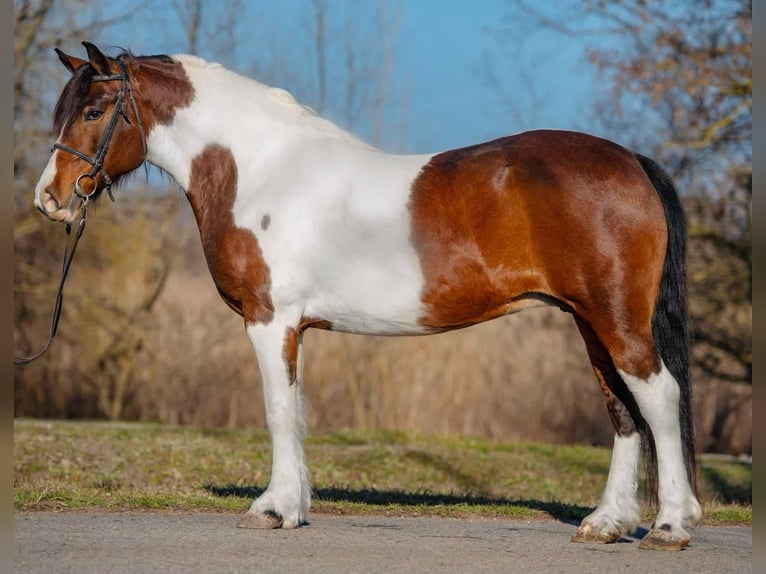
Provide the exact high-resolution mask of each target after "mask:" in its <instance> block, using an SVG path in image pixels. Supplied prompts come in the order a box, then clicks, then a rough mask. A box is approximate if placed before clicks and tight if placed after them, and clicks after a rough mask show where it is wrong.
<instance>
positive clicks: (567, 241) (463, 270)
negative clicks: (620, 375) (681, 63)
mask: <svg viewBox="0 0 766 574" xmlns="http://www.w3.org/2000/svg"><path fill="white" fill-rule="evenodd" d="M409 208H410V213H411V218H412V233H411V239H412V242H413V244H414V246H415V248H416V250H417V252H418V255H419V257H420V263H421V267H422V270H423V275H424V279H425V286H424V290H423V294H422V301H423V306H424V308H425V310H426V312H425V314H424V316H423V317H421V318H420V323H421V324H422V325H423V326H425V327H427V328H429V329H431V330H434V331H442V330H448V329H453V328H458V327H463V326H467V325H471V324H474V323H478V322H481V321H485V320H488V319H492V318H494V317H497V316H500V315H504V314H507V313H511V312H514V311H518V310H520V309H522V308H525V307H528V306H531V305H532V304H539V298H540V295H542V296H544V297H550V298H553V299H555V300H558V301H560V302H561V303H562V307H563V308H565V309H571V310H572V312H574V313H575V314H577V315H579V316H580V317H582V318H583V320H584V321H586V322H587V323H588V324H589V325H590V326H591V327H592V328H593V330H594V331H595V332H596V333H597V334H598V337H599V339H600V340H601V341H602V343H603V344H604V345H605V346H606V348H607V349H608V350H609V353H610V355H611V357H612V358H613V360H614V362H615V365H617V366H618V368H621V369H623V370H624V371H626V372H630V373H632V374H635V375H636V376H640V377H642V378H645V376H648V374H650V373H652V372H656V371H657V370H658V369H659V357H658V356H657V353H656V351H655V349H654V343H653V338H652V332H651V319H652V315H653V312H654V305H655V301H656V298H657V293H658V290H659V283H660V278H661V275H662V268H663V262H664V257H665V247H666V243H667V227H666V223H665V216H664V210H663V207H662V204H661V202H660V199H659V196H658V195H657V192H656V190H655V189H654V187H653V186H652V184H651V182H650V181H649V179H648V177H647V176H646V174H645V172H644V171H643V169H642V168H641V166H640V164H639V163H638V161H637V160H636V158H635V156H634V155H633V154H632V153H631V152H629V151H627V150H625V149H624V148H622V147H620V146H617V145H616V144H614V143H611V142H608V141H606V140H602V139H599V138H595V137H592V136H588V135H586V134H579V133H573V132H560V131H536V132H527V133H524V134H519V135H516V136H510V137H506V138H501V139H498V140H494V141H491V142H488V143H485V144H480V145H477V146H472V147H467V148H462V149H458V150H453V151H449V152H445V153H442V154H439V155H436V156H434V157H433V158H432V159H431V161H430V162H429V163H428V164H427V165H426V166H424V167H423V169H422V170H421V173H420V174H419V175H418V177H417V178H416V179H415V181H414V182H413V186H412V195H411V200H410V205H409Z"/></svg>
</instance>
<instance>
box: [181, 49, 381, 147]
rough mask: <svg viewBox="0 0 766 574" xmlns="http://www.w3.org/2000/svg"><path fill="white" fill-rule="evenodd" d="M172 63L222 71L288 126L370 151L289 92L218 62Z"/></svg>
mask: <svg viewBox="0 0 766 574" xmlns="http://www.w3.org/2000/svg"><path fill="white" fill-rule="evenodd" d="M172 59H173V60H175V61H176V62H179V63H181V64H182V65H183V66H185V67H189V68H196V69H199V70H219V71H221V70H223V71H225V72H226V73H229V74H233V75H235V76H237V77H239V78H240V79H243V80H245V81H246V82H248V83H249V84H250V85H252V86H253V87H254V88H255V89H256V90H258V91H260V92H261V94H262V95H263V96H264V97H263V101H264V103H266V104H267V105H268V106H269V107H270V108H271V111H274V112H276V113H277V114H278V115H280V116H282V117H283V118H284V119H285V120H287V121H289V122H290V123H292V124H299V125H302V126H303V127H304V128H306V129H308V130H310V131H313V132H315V133H321V134H323V135H326V136H330V137H334V138H336V139H340V140H342V141H346V142H349V143H354V144H357V145H362V146H366V147H371V146H369V145H368V144H367V143H366V142H364V141H362V140H361V139H359V138H358V137H357V136H355V135H353V134H352V133H350V132H348V131H346V130H344V129H343V128H341V127H340V126H337V125H336V124H334V123H332V122H331V121H329V120H327V119H325V118H323V117H321V116H320V115H318V114H317V113H316V112H315V111H314V110H312V109H311V108H310V107H309V106H306V105H303V104H301V103H300V102H298V101H297V100H296V99H295V98H294V97H293V95H292V94H291V93H290V92H288V91H287V90H285V89H283V88H279V87H272V86H268V85H266V84H263V83H261V82H259V81H257V80H254V79H253V78H251V77H249V76H244V75H242V74H239V73H237V72H235V71H233V70H230V69H229V68H226V67H225V66H223V65H221V64H219V63H218V62H209V61H207V60H205V59H203V58H200V57H199V56H195V55H192V54H174V55H173V56H172Z"/></svg>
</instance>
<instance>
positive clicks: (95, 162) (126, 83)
mask: <svg viewBox="0 0 766 574" xmlns="http://www.w3.org/2000/svg"><path fill="white" fill-rule="evenodd" d="M117 62H118V63H119V64H120V73H119V74H110V75H97V76H93V78H92V79H91V82H111V81H115V80H120V81H121V82H122V84H121V86H120V92H119V94H117V101H116V102H115V104H114V109H113V110H112V116H111V117H110V118H109V123H108V124H107V126H106V129H105V130H104V133H103V134H102V135H101V141H100V142H99V144H98V149H97V150H96V153H95V154H94V155H93V156H92V157H91V156H89V155H87V154H85V153H83V152H81V151H80V150H76V149H74V148H73V147H69V146H66V145H63V144H60V143H55V144H53V148H52V149H51V153H52V152H53V151H54V150H57V149H60V150H61V151H65V152H67V153H71V154H73V155H76V156H77V157H79V158H80V159H81V160H83V161H86V162H88V163H89V164H90V165H92V166H93V168H92V169H91V170H90V172H88V173H82V174H80V175H79V176H77V179H76V180H75V182H74V193H75V195H77V197H79V198H80V199H81V200H82V202H83V203H87V202H88V201H89V200H90V199H91V197H93V195H94V194H95V193H96V191H97V190H98V185H97V183H96V176H97V175H98V173H99V172H101V173H102V174H103V176H104V183H105V188H104V189H106V192H107V194H108V195H109V199H111V200H112V201H114V196H113V195H112V183H113V182H112V178H111V177H109V174H108V173H106V170H105V169H104V158H105V157H106V152H107V151H109V144H110V143H111V141H112V136H113V135H114V129H115V127H116V126H117V120H118V118H119V116H122V117H123V118H124V119H125V121H126V122H127V123H129V124H130V123H131V122H130V119H129V118H128V114H127V112H126V110H125V98H126V97H128V98H129V99H130V103H131V105H132V106H133V112H134V113H135V114H136V123H137V124H138V129H139V130H140V132H141V147H142V149H143V157H144V158H146V135H145V134H144V126H143V124H142V123H141V116H140V115H139V114H138V106H137V105H136V99H135V98H134V97H133V88H132V86H131V85H130V79H129V78H128V69H127V67H126V66H125V62H123V61H122V60H117ZM83 178H89V179H91V180H93V191H91V192H90V193H83V191H82V186H81V185H80V180H82V179H83Z"/></svg>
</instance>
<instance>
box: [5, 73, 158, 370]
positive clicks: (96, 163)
mask: <svg viewBox="0 0 766 574" xmlns="http://www.w3.org/2000/svg"><path fill="white" fill-rule="evenodd" d="M117 62H118V63H119V64H120V73H119V74H108V75H105V74H101V75H97V76H93V78H92V79H91V82H111V81H115V80H120V81H121V82H122V84H121V85H120V92H119V94H117V101H116V102H115V104H114V109H113V110H112V116H111V117H110V118H109V123H108V124H107V126H106V129H105V130H104V133H103V134H102V135H101V141H100V142H99V144H98V149H97V150H96V153H95V154H94V155H93V157H91V156H89V155H87V154H85V153H83V152H81V151H80V150H77V149H74V148H73V147H69V146H66V145H63V144H60V143H55V144H53V148H52V149H51V153H53V151H54V150H57V149H59V150H61V151H65V152H67V153H71V154H74V155H76V156H77V157H79V158H80V159H82V160H84V161H86V162H88V163H89V164H90V165H92V166H93V168H92V169H91V170H90V172H88V173H83V174H80V175H79V176H77V179H76V180H75V182H74V193H75V195H77V197H79V198H80V209H79V218H80V220H79V222H78V224H77V232H76V233H75V236H74V240H73V241H72V242H71V243H72V245H71V248H70V246H69V244H70V239H69V238H70V237H71V232H72V224H71V223H67V226H66V233H67V245H66V249H65V250H64V264H63V268H62V270H61V280H60V281H59V287H58V290H57V292H56V303H55V304H54V306H53V313H52V315H51V327H50V334H49V335H48V341H47V342H46V343H45V345H44V346H43V348H42V349H41V350H40V351H38V352H37V353H35V354H34V355H32V356H31V357H14V359H13V364H14V365H26V364H29V363H31V362H32V361H34V360H35V359H39V358H40V357H42V356H43V355H44V354H45V352H46V351H47V350H48V347H50V345H51V343H52V342H53V338H54V337H55V336H56V331H57V329H58V323H59V318H60V316H61V305H62V302H63V300H64V299H63V298H64V283H65V282H66V278H67V275H68V274H69V269H70V267H71V266H72V260H73V259H74V254H75V250H76V249H77V243H78V242H79V241H80V238H81V237H82V234H83V231H85V221H86V219H85V215H86V212H87V207H88V203H89V202H90V200H91V198H92V197H93V196H94V195H95V194H96V192H97V191H98V184H97V182H96V176H97V175H98V173H99V172H101V173H102V174H103V176H104V184H105V187H104V189H106V192H107V194H108V195H109V199H111V200H112V201H114V196H113V195H112V183H113V181H112V178H111V177H109V174H108V173H107V172H106V170H105V169H104V158H105V157H106V152H107V151H109V144H110V143H111V141H112V136H113V135H114V130H115V127H116V126H117V120H118V119H119V117H120V116H122V117H123V118H124V119H125V121H126V122H128V123H129V124H130V123H131V122H130V119H129V118H128V114H127V112H126V110H125V98H126V97H127V98H129V99H130V103H131V105H132V106H133V112H134V113H135V115H136V123H137V124H138V129H139V131H140V132H141V147H142V149H143V159H146V152H147V149H146V135H145V133H144V126H143V124H142V123H141V116H140V115H139V113H138V106H137V105H136V99H135V98H134V97H133V88H132V86H131V85H130V78H129V77H128V69H127V67H126V66H125V62H123V61H122V60H117ZM85 177H87V178H90V179H91V180H92V181H93V190H92V191H91V192H90V193H83V191H82V186H81V185H80V180H82V179H83V178H85Z"/></svg>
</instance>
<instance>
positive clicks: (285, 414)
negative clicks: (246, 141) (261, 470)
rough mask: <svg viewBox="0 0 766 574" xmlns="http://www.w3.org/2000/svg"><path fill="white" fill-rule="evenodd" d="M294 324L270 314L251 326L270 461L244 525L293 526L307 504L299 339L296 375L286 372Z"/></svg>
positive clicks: (304, 423)
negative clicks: (260, 491)
mask: <svg viewBox="0 0 766 574" xmlns="http://www.w3.org/2000/svg"><path fill="white" fill-rule="evenodd" d="M292 326H293V324H292V323H289V322H287V321H284V320H283V321H279V320H277V318H276V317H275V319H274V320H272V321H271V322H270V323H269V324H268V325H250V326H248V327H247V334H248V336H249V337H250V340H251V342H252V343H253V347H254V348H255V352H256V355H257V357H258V365H259V367H260V371H261V378H262V384H263V398H264V405H265V409H266V423H267V425H268V428H269V432H270V434H271V443H272V449H273V461H272V467H271V480H270V481H269V486H268V488H267V489H266V491H265V492H264V493H263V494H262V495H261V496H259V497H258V498H257V499H256V500H255V501H254V502H253V503H252V504H251V505H250V509H249V510H248V511H247V514H246V515H245V517H244V518H243V520H242V521H241V522H240V523H239V526H240V527H244V528H279V527H282V528H296V527H297V526H299V525H300V524H301V522H303V521H304V520H305V518H306V516H307V514H308V511H309V507H310V505H311V487H310V486H309V480H308V471H307V469H306V464H305V460H304V455H303V438H304V435H305V426H306V421H305V412H304V410H305V409H304V399H303V381H302V376H301V349H300V347H301V344H302V343H301V341H300V337H298V348H297V357H296V358H295V367H294V368H295V373H296V375H297V377H296V380H295V381H292V380H291V377H290V367H289V366H288V361H289V359H288V358H286V357H285V338H286V336H287V332H288V329H289V328H290V327H292Z"/></svg>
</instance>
